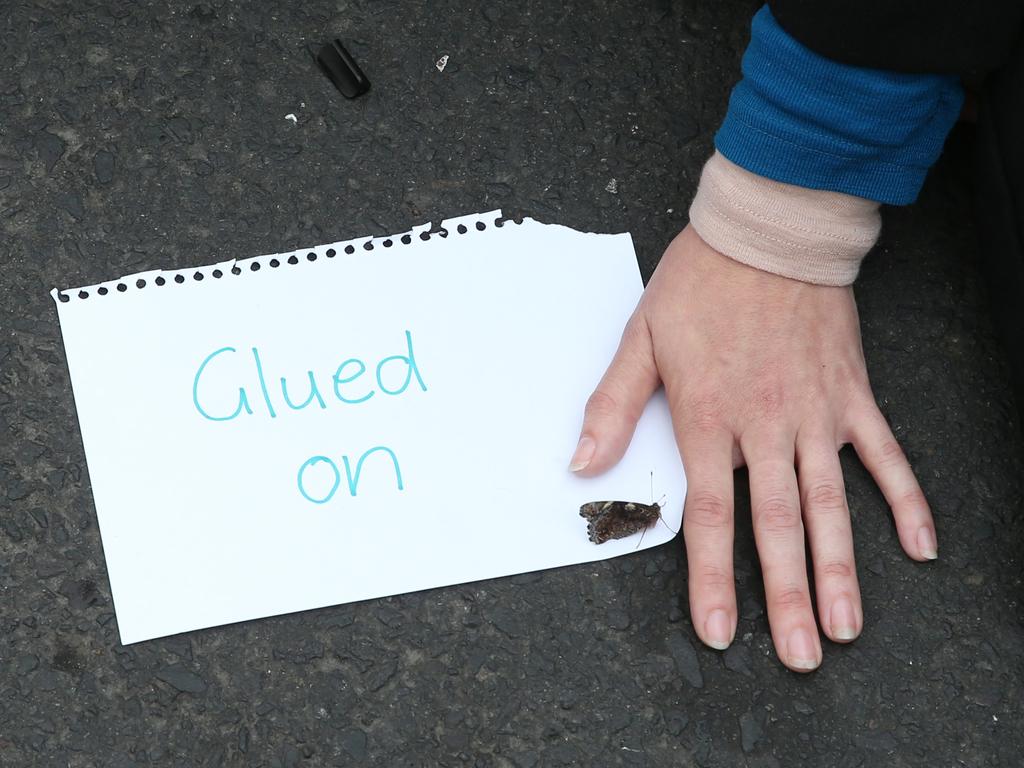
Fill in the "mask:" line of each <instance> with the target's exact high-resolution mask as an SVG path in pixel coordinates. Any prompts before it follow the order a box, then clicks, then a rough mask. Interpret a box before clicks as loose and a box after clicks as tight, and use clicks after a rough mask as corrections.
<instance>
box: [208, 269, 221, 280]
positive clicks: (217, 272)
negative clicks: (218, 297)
mask: <svg viewBox="0 0 1024 768" xmlns="http://www.w3.org/2000/svg"><path fill="white" fill-rule="evenodd" d="M210 274H211V275H213V277H214V279H216V280H220V279H221V278H222V277H224V273H223V272H221V271H220V270H219V269H215V270H213V272H211V273H210Z"/></svg>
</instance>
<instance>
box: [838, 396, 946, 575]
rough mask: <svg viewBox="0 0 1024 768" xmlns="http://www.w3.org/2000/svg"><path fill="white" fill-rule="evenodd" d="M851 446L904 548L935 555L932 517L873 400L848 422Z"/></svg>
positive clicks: (916, 555) (917, 556)
mask: <svg viewBox="0 0 1024 768" xmlns="http://www.w3.org/2000/svg"><path fill="white" fill-rule="evenodd" d="M850 435H851V439H852V442H853V447H854V449H855V450H856V451H857V455H858V456H859V457H860V460H861V461H862V462H863V463H864V466H865V467H867V469H868V472H870V473H871V476H872V477H873V478H874V479H875V482H876V483H878V487H879V488H880V489H881V491H882V495H883V496H885V500H886V501H887V502H888V503H889V507H890V508H891V509H892V515H893V518H894V519H895V521H896V531H897V533H898V534H899V537H900V544H901V545H902V546H903V551H904V552H906V553H907V554H908V555H910V557H912V558H914V559H915V560H922V561H923V560H934V559H935V558H937V557H938V539H937V538H936V536H935V521H934V520H933V519H932V513H931V510H930V509H929V508H928V501H927V499H925V497H924V493H923V492H922V491H921V486H920V485H918V483H917V478H916V477H915V476H914V470H913V469H911V468H910V463H909V462H908V461H907V457H906V456H905V455H904V454H903V449H902V448H900V444H899V443H898V442H896V438H895V437H894V436H893V434H892V430H891V429H889V424H888V422H887V421H886V420H885V417H884V416H883V415H882V413H881V411H879V410H878V407H877V406H875V404H874V403H871V405H870V406H868V407H867V408H865V409H863V411H861V412H860V413H859V415H858V416H857V417H856V418H855V419H854V420H853V423H852V424H851V425H850Z"/></svg>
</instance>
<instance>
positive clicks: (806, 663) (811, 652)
mask: <svg viewBox="0 0 1024 768" xmlns="http://www.w3.org/2000/svg"><path fill="white" fill-rule="evenodd" d="M786 653H787V654H788V659H789V666H791V667H793V668H794V669H817V668H818V665H819V664H820V663H821V662H820V661H818V650H817V648H815V647H814V641H813V640H811V634H810V632H808V631H807V630H806V629H794V630H793V632H792V633H791V634H790V636H789V642H787V643H786Z"/></svg>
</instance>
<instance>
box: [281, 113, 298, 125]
mask: <svg viewBox="0 0 1024 768" xmlns="http://www.w3.org/2000/svg"><path fill="white" fill-rule="evenodd" d="M284 119H285V120H291V121H292V122H293V123H295V124H296V125H298V124H299V118H297V117H296V116H295V115H293V114H292V113H291V112H289V113H288V114H287V115H285V116H284Z"/></svg>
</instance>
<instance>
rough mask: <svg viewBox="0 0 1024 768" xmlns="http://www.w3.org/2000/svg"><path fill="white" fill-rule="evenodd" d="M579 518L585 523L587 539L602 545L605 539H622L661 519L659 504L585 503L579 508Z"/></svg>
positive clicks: (643, 529)
mask: <svg viewBox="0 0 1024 768" xmlns="http://www.w3.org/2000/svg"><path fill="white" fill-rule="evenodd" d="M580 517H583V518H586V520H587V538H589V539H590V540H591V541H592V542H594V543H595V544H604V543H605V542H606V541H608V540H609V539H624V538H626V537H627V536H632V535H633V534H634V533H636V532H637V531H646V530H647V529H648V528H650V527H651V526H652V525H654V524H655V523H656V522H658V520H660V519H661V504H660V503H654V504H641V503H640V502H638V501H589V502H587V503H586V504H584V505H583V506H582V507H580ZM637 546H640V545H639V544H637Z"/></svg>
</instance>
